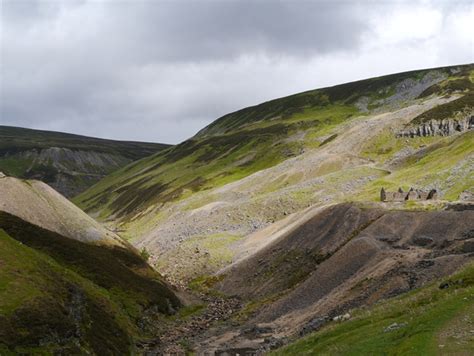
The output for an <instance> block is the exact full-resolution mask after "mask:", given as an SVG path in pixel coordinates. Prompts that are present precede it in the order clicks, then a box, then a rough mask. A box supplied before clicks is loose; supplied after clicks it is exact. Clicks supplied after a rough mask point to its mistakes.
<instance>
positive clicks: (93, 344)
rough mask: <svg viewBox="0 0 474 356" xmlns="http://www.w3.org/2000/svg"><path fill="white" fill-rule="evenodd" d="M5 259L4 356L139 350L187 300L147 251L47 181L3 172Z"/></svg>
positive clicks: (0, 249)
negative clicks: (151, 261)
mask: <svg viewBox="0 0 474 356" xmlns="http://www.w3.org/2000/svg"><path fill="white" fill-rule="evenodd" d="M5 193H6V194H5ZM43 218H44V219H43ZM38 225H41V226H42V227H40V226H38ZM45 227H46V228H47V229H46V228H45ZM62 234H64V235H62ZM0 266H1V268H0V353H1V354H2V355H10V354H11V355H17V354H96V355H103V354H131V353H135V352H136V350H137V347H138V346H139V343H140V342H143V341H148V340H149V339H156V338H157V336H158V334H159V333H161V332H162V331H163V328H164V327H165V326H166V325H167V324H168V323H169V321H168V319H169V318H170V315H172V314H174V313H176V311H177V310H178V309H179V308H180V307H181V306H182V303H181V301H180V300H179V299H178V297H177V296H176V294H175V292H174V291H173V290H172V289H171V288H170V286H169V285H168V284H167V283H166V282H165V281H164V280H163V278H162V277H161V276H160V275H159V274H158V273H157V272H156V271H155V270H153V269H152V268H151V267H150V266H149V265H148V264H147V263H146V261H145V260H144V259H143V258H142V257H141V256H140V254H139V253H138V252H137V250H135V249H134V248H133V247H131V246H130V245H129V244H128V243H126V242H123V241H122V240H121V239H120V238H119V237H118V236H117V235H115V234H114V233H112V232H109V231H107V230H105V229H104V228H103V227H101V226H100V225H99V224H97V223H96V222H95V221H94V220H92V219H91V218H89V217H88V216H87V215H86V214H85V213H83V212H82V211H80V209H78V208H77V207H75V206H74V205H73V204H72V203H70V202H69V201H68V200H67V199H66V198H64V197H62V196H61V195H59V194H58V193H56V192H54V191H53V190H52V189H51V188H50V187H48V186H47V185H46V184H44V183H41V182H36V181H20V180H18V179H16V178H11V177H9V178H0Z"/></svg>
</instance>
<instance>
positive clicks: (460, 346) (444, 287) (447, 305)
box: [273, 265, 474, 355]
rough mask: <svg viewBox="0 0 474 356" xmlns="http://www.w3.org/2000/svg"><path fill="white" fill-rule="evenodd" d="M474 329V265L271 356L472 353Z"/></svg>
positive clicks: (359, 314) (387, 301) (384, 302)
mask: <svg viewBox="0 0 474 356" xmlns="http://www.w3.org/2000/svg"><path fill="white" fill-rule="evenodd" d="M395 323H396V325H393V324H395ZM390 325H393V327H392V328H389V326H390ZM473 330H474V265H470V266H469V267H467V268H465V269H464V270H463V271H461V272H459V273H457V274H455V275H453V276H451V277H450V278H446V279H444V280H442V281H438V282H437V283H433V284H431V285H429V286H427V287H424V288H421V289H419V290H415V291H413V292H410V293H408V294H406V295H403V296H401V297H398V298H394V299H389V300H386V301H383V302H381V303H380V304H379V305H377V306H375V307H373V308H370V309H359V310H356V311H355V312H354V313H353V317H352V319H351V320H350V321H346V322H341V323H337V322H330V323H329V325H327V326H326V327H324V328H323V329H322V330H320V331H318V332H316V333H314V334H311V335H309V336H307V337H305V338H303V339H301V340H299V341H296V342H295V343H293V344H290V345H289V346H286V347H284V348H282V349H280V350H277V351H275V352H274V353H273V355H436V354H440V355H441V354H443V355H472V352H473V350H474V333H473Z"/></svg>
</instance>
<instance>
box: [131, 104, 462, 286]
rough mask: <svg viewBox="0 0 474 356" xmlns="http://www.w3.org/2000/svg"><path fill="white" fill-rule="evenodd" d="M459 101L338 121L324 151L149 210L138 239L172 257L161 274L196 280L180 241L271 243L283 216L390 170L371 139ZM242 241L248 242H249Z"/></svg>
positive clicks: (237, 252) (235, 249)
mask: <svg viewBox="0 0 474 356" xmlns="http://www.w3.org/2000/svg"><path fill="white" fill-rule="evenodd" d="M453 99H455V97H451V98H449V99H445V98H433V99H430V100H427V101H425V102H422V103H420V104H416V105H411V106H408V107H405V108H403V109H400V110H397V111H395V112H385V113H382V114H376V115H372V116H365V117H359V118H355V119H353V120H351V121H349V122H347V123H346V124H343V125H340V126H338V127H337V128H336V129H335V131H334V134H337V135H338V136H337V137H336V138H335V139H334V140H332V141H331V142H329V143H327V144H326V145H324V146H322V147H320V148H318V149H315V150H311V151H308V152H306V153H303V154H302V155H300V156H297V157H294V158H290V159H288V160H286V161H284V162H282V163H281V164H279V165H277V166H274V167H272V168H269V169H266V170H262V171H259V172H257V173H255V174H252V175H250V176H248V177H246V178H244V179H241V180H239V181H236V182H234V183H230V184H227V185H225V186H223V187H220V188H216V189H213V190H207V191H205V192H200V193H197V194H194V195H192V196H191V197H189V198H187V199H184V200H181V201H179V202H176V203H169V204H165V205H164V206H157V207H155V211H153V210H150V209H149V210H147V211H146V212H145V213H144V214H143V216H141V215H140V214H139V215H137V217H136V220H135V222H132V223H131V224H130V225H129V226H128V228H129V229H130V231H131V234H132V235H133V236H135V237H136V238H135V239H134V240H133V243H134V244H135V245H137V246H139V247H140V248H141V247H146V248H147V249H148V250H149V251H150V252H151V253H152V255H153V256H152V262H160V261H163V260H164V261H166V262H167V263H165V264H159V266H160V271H162V272H163V273H164V274H165V275H167V276H168V277H169V278H170V279H171V280H175V282H178V281H181V280H182V279H183V278H185V279H186V277H187V278H193V277H196V276H197V274H196V272H197V271H198V268H196V269H193V268H189V270H190V272H187V270H183V269H179V270H178V269H177V268H176V265H177V264H176V263H175V262H177V260H176V261H175V262H173V261H174V259H173V257H170V251H171V255H179V256H182V253H183V252H182V251H179V246H181V245H182V244H183V242H185V241H187V240H190V239H194V238H201V237H203V236H210V235H213V234H222V233H224V234H230V235H232V236H237V237H244V236H248V235H249V234H252V233H254V232H257V234H259V235H260V236H261V241H265V240H266V237H268V236H270V235H271V234H269V233H267V232H266V230H262V229H263V228H266V227H269V229H270V230H269V231H271V230H272V229H273V228H272V227H271V225H272V224H273V223H275V222H277V221H282V222H281V224H286V220H285V221H283V220H282V219H285V218H286V217H287V216H288V215H290V214H292V213H295V212H304V209H306V208H308V207H309V206H325V205H328V204H330V203H336V202H341V201H345V200H347V199H350V197H351V196H354V195H355V194H356V193H357V191H358V190H360V189H362V188H363V187H364V186H365V185H367V184H368V183H369V182H371V181H373V180H375V179H378V178H380V177H382V176H384V175H385V174H387V172H388V169H390V168H389V167H386V166H383V165H380V166H378V165H376V164H375V163H374V162H372V161H370V160H369V159H367V158H364V157H363V156H362V155H361V154H360V152H361V150H362V147H363V146H364V144H365V143H366V142H367V141H369V140H370V139H371V138H373V137H376V136H377V135H379V134H380V133H381V132H382V131H383V130H386V129H387V128H390V129H391V130H393V132H396V130H398V128H400V127H403V125H405V124H406V123H408V122H409V121H410V120H412V119H413V118H414V117H416V116H417V115H419V114H420V113H422V112H424V111H426V110H428V109H429V108H431V107H433V106H435V105H439V104H440V103H443V102H446V101H448V100H453ZM155 216H157V218H155ZM278 224H280V223H278ZM242 241H247V242H244V244H247V243H248V240H247V239H244V240H241V242H242ZM246 248H248V247H246V246H245V245H241V244H240V243H234V242H233V243H232V245H229V250H230V251H231V254H232V255H233V260H234V261H235V260H236V259H238V258H240V256H241V254H242V253H243V250H245V249H246ZM251 248H252V249H253V248H255V246H251ZM173 251H176V252H173ZM178 251H179V252H178ZM206 252H208V254H209V253H210V254H212V251H206V249H205V248H201V249H200V253H201V254H202V255H199V254H194V253H190V254H188V256H189V258H187V259H195V260H196V264H197V265H202V264H206V263H207V262H206V261H207V258H208V256H207V255H206ZM184 253H186V252H184ZM211 257H212V256H211ZM179 258H181V257H179ZM209 258H210V257H209ZM217 269H218V268H217ZM217 269H214V271H217Z"/></svg>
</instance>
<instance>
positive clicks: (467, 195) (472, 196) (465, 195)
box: [459, 190, 474, 201]
mask: <svg viewBox="0 0 474 356" xmlns="http://www.w3.org/2000/svg"><path fill="white" fill-rule="evenodd" d="M459 200H461V201H474V193H473V192H471V191H469V190H465V191H463V192H462V193H461V194H460V195H459Z"/></svg>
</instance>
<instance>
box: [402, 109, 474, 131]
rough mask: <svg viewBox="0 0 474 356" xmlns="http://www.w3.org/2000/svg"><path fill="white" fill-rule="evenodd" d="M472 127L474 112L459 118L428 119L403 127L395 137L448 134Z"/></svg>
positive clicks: (471, 128) (473, 126)
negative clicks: (413, 125) (421, 122)
mask: <svg viewBox="0 0 474 356" xmlns="http://www.w3.org/2000/svg"><path fill="white" fill-rule="evenodd" d="M473 129H474V112H472V111H471V112H470V115H466V116H465V117H463V118H459V119H443V120H430V121H428V122H425V123H423V124H420V125H418V126H415V127H411V128H407V129H404V130H402V131H400V132H398V133H397V137H417V136H423V137H425V136H450V135H454V134H455V133H458V132H464V131H468V130H473Z"/></svg>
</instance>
